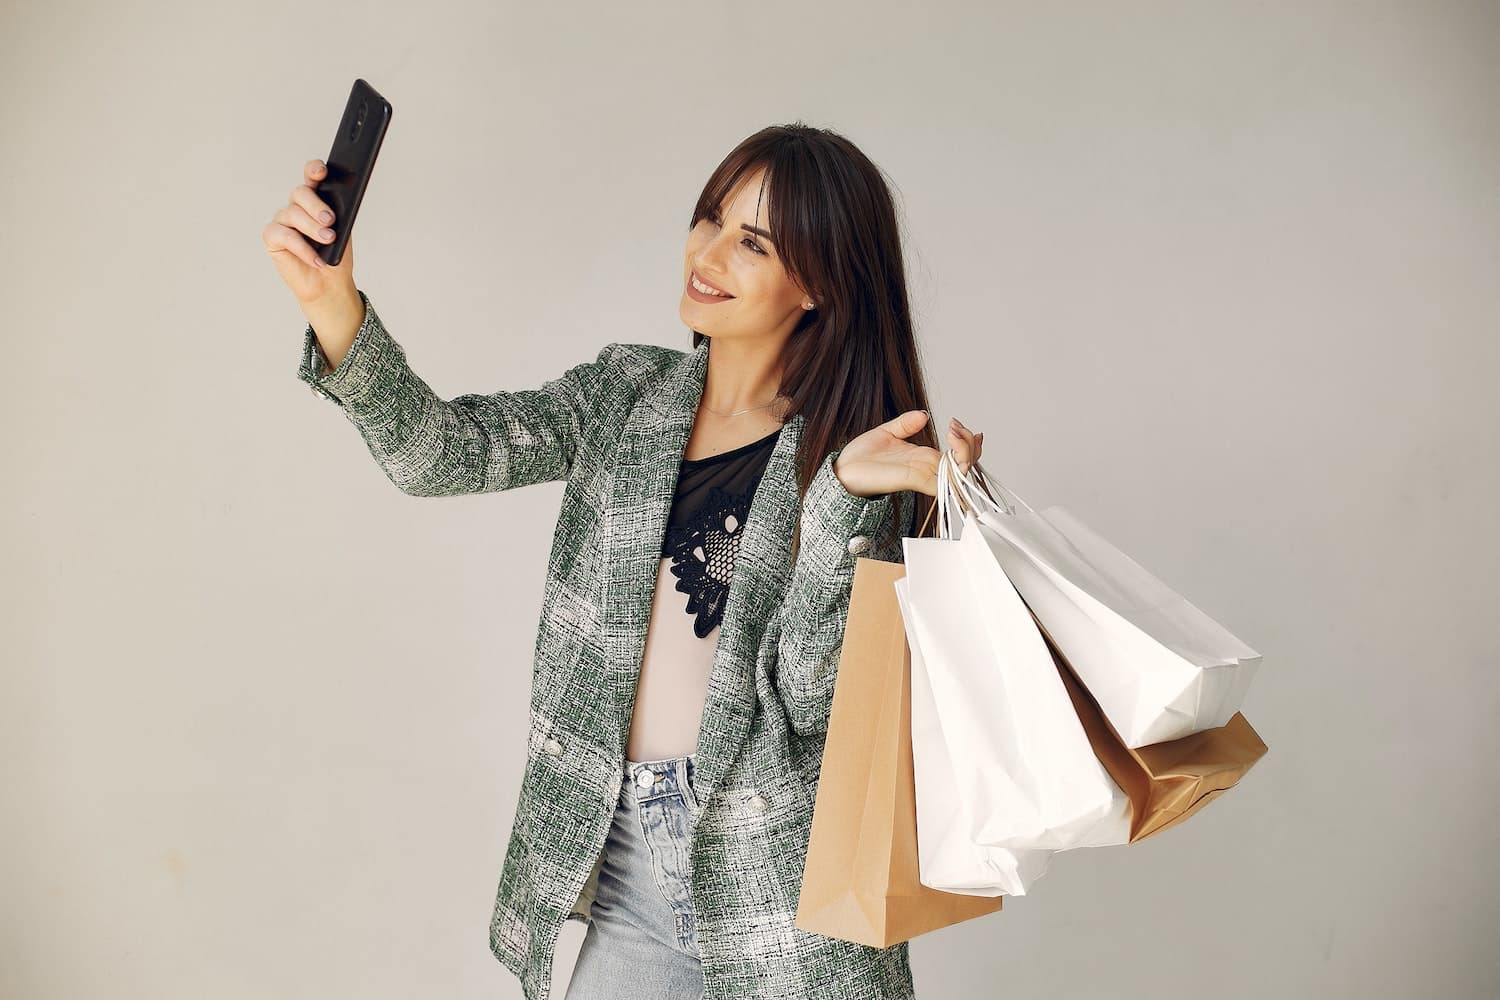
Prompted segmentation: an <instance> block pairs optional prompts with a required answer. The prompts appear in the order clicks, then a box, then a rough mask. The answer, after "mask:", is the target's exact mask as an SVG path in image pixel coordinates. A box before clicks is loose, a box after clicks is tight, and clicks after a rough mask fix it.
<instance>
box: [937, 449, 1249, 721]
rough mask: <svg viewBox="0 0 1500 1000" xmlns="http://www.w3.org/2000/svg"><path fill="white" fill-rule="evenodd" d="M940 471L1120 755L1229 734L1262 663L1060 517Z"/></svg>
mask: <svg viewBox="0 0 1500 1000" xmlns="http://www.w3.org/2000/svg"><path fill="white" fill-rule="evenodd" d="M940 469H943V470H947V471H948V476H949V479H950V481H951V483H952V485H953V487H954V488H955V489H956V490H957V492H958V493H959V495H960V496H961V497H962V499H963V501H964V502H965V503H966V505H967V506H968V507H969V508H970V509H971V510H972V511H973V513H974V514H975V516H976V517H977V520H978V522H979V524H980V532H979V536H980V537H981V538H983V540H984V541H985V542H986V543H987V544H988V546H989V548H990V550H991V553H992V554H993V558H994V559H995V560H996V561H997V562H998V563H999V564H1000V566H1001V567H1002V568H1003V570H1004V572H1005V574H1006V576H1007V577H1008V578H1009V580H1010V582H1011V583H1012V585H1014V587H1015V589H1016V590H1017V591H1018V592H1019V593H1020V595H1021V596H1022V597H1023V598H1024V599H1025V602H1026V604H1027V605H1028V607H1029V608H1030V609H1031V611H1032V612H1033V613H1034V614H1035V615H1036V618H1037V620H1038V621H1039V622H1041V623H1042V624H1043V625H1044V626H1045V628H1046V630H1047V633H1048V634H1049V635H1050V636H1051V637H1052V639H1053V641H1054V642H1055V644H1056V646H1057V648H1058V649H1059V650H1060V651H1061V652H1062V653H1063V655H1064V656H1065V657H1066V659H1067V662H1068V664H1069V665H1070V667H1071V668H1072V669H1073V670H1074V671H1075V672H1076V673H1077V676H1078V679H1079V680H1081V681H1082V682H1083V684H1084V686H1086V687H1087V688H1088V690H1089V693H1090V694H1091V695H1093V697H1094V698H1095V699H1096V700H1097V702H1098V704H1099V707H1100V709H1101V710H1102V711H1103V712H1104V715H1105V717H1106V718H1108V719H1109V721H1110V724H1111V725H1112V726H1113V727H1114V729H1115V731H1116V732H1117V733H1118V734H1119V735H1120V737H1121V739H1123V740H1124V742H1125V745H1126V746H1127V747H1129V748H1138V747H1143V746H1147V745H1150V744H1154V743H1162V742H1167V741H1171V740H1176V739H1178V738H1180V737H1183V736H1187V735H1190V734H1192V733H1195V732H1200V731H1202V730H1206V729H1213V728H1218V727H1221V726H1224V725H1226V724H1228V722H1229V720H1230V719H1231V718H1232V717H1233V716H1234V714H1235V713H1236V712H1237V711H1238V710H1239V707H1240V704H1241V703H1242V701H1243V699H1244V696H1245V692H1246V690H1247V689H1248V688H1249V686H1250V683H1251V681H1252V680H1253V678H1254V676H1255V672H1256V669H1257V668H1258V667H1259V665H1260V661H1261V655H1260V654H1259V653H1257V652H1256V651H1255V650H1253V649H1251V648H1250V647H1249V646H1247V645H1246V644H1245V643H1244V642H1242V641H1241V640H1240V639H1238V638H1237V637H1235V636H1234V635H1233V634H1231V633H1230V632H1229V630H1228V629H1226V628H1224V626H1222V625H1220V624H1219V623H1218V622H1216V621H1214V620H1213V619H1212V618H1210V617H1209V616H1208V615H1207V614H1205V613H1204V612H1203V611H1201V610H1200V609H1199V608H1197V607H1196V606H1194V605H1193V604H1191V603H1189V602H1188V601H1187V599H1186V598H1184V597H1182V596H1181V595H1179V594H1177V593H1176V592H1175V591H1173V590H1171V589H1170V588H1169V587H1167V586H1166V585H1165V584H1164V583H1162V582H1161V581H1160V580H1158V579H1157V578H1156V577H1154V576H1152V575H1151V574H1150V573H1148V572H1147V571H1146V570H1145V569H1144V568H1143V567H1142V566H1141V565H1140V564H1139V563H1137V562H1135V561H1134V560H1133V559H1131V558H1130V557H1129V556H1127V555H1125V553H1123V552H1121V551H1120V550H1119V549H1117V548H1115V547H1114V546H1113V545H1111V544H1110V543H1109V542H1107V541H1105V540H1104V539H1103V538H1102V537H1100V536H1099V535H1098V534H1097V533H1096V532H1094V531H1092V530H1091V529H1089V528H1088V527H1087V526H1086V525H1085V524H1083V522H1082V521H1080V520H1079V519H1078V518H1077V517H1075V516H1074V515H1073V514H1072V513H1070V512H1069V511H1067V510H1066V509H1064V508H1063V507H1060V506H1055V505H1054V506H1051V507H1048V508H1046V509H1045V510H1043V511H1041V512H1038V511H1036V510H1034V509H1033V508H1032V507H1031V506H1030V505H1029V504H1027V503H1026V501H1025V500H1023V499H1021V497H1020V496H1018V495H1017V494H1016V493H1015V491H1014V490H1011V489H1009V488H1007V487H1003V486H1001V485H999V484H998V483H996V482H995V481H994V480H993V479H992V478H991V477H989V476H988V475H987V474H986V473H985V471H984V469H983V467H982V466H981V465H980V463H978V462H973V463H971V464H970V468H969V471H968V472H967V473H960V472H959V471H958V470H957V465H956V463H955V460H954V459H953V457H952V454H951V451H949V452H945V453H944V455H943V457H942V459H941V461H940ZM1007 496H1008V497H1010V498H1012V499H1014V500H1015V504H1012V503H1010V502H1009V501H1008V500H1007V499H1005V498H1006V497H1007Z"/></svg>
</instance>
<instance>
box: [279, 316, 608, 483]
mask: <svg viewBox="0 0 1500 1000" xmlns="http://www.w3.org/2000/svg"><path fill="white" fill-rule="evenodd" d="M359 297H360V299H361V300H362V301H363V302H364V306H365V315H364V320H363V322H362V323H361V324H360V327H359V331H358V333H357V334H356V335H355V338H354V343H353V345H352V346H351V347H350V348H349V353H348V354H347V355H346V356H345V357H344V359H343V360H342V361H341V362H340V363H339V366H338V367H337V368H336V369H333V370H330V369H329V366H328V359H327V358H326V357H325V356H324V354H323V351H322V349H321V348H320V347H319V345H318V341H317V337H316V335H315V334H314V333H313V328H312V325H311V324H309V325H308V326H307V329H306V331H305V332H304V334H303V345H302V359H301V363H300V365H299V366H298V370H297V376H298V378H300V379H302V381H304V382H306V383H308V384H309V385H310V386H312V390H313V392H314V393H316V394H317V395H318V396H319V397H321V398H323V399H327V400H330V401H332V402H333V403H334V404H336V405H337V406H338V407H339V408H340V409H341V410H342V411H343V413H344V416H345V417H347V418H348V419H349V421H350V422H351V423H353V424H354V426H355V427H356V428H357V429H358V430H359V433H360V435H361V436H362V437H363V438H364V441H365V445H366V446H367V447H368V448H369V450H370V454H371V455H372V456H373V457H374V459H375V461H376V462H377V463H378V464H379V465H380V468H381V470H382V471H384V472H385V475H386V477H387V478H388V479H390V481H391V482H392V483H394V484H395V486H396V488H397V489H399V490H401V492H403V493H406V494H409V495H411V496H459V495H463V494H470V493H490V492H494V491H497V490H508V489H513V488H515V487H518V486H528V485H530V484H532V483H540V482H548V481H551V480H557V479H566V478H567V477H568V474H569V472H570V471H571V469H572V467H573V460H574V457H575V456H576V455H577V453H578V448H579V444H580V441H581V439H582V437H583V435H584V433H585V432H586V430H587V428H588V425H589V422H590V421H591V420H592V419H593V416H594V414H595V412H596V411H595V408H596V407H598V406H599V405H601V403H602V400H603V397H604V392H603V390H604V387H605V385H606V384H608V383H609V382H610V380H611V378H612V375H613V373H614V369H615V360H616V355H617V351H618V349H619V348H620V345H619V344H613V343H612V344H607V345H606V346H605V347H604V348H603V349H602V350H601V351H600V352H599V355H598V357H597V358H596V359H595V360H594V361H592V362H587V363H584V364H580V365H576V366H574V367H572V368H570V369H568V370H567V371H566V372H564V373H563V374H562V375H561V376H559V377H558V378H555V379H553V380H552V381H550V382H547V383H545V384H544V385H543V386H542V387H541V388H539V389H520V390H516V391H512V392H506V391H500V392H492V393H489V394H486V395H479V394H465V395H461V396H455V397H454V398H452V399H447V400H445V399H442V398H440V397H439V396H438V395H437V394H436V393H434V392H433V391H432V389H431V388H430V387H429V386H428V385H427V383H426V382H424V381H423V380H422V379H421V378H420V377H418V375H417V374H416V373H415V372H414V371H412V369H411V367H410V366H409V365H408V364H407V361H406V352H405V351H404V350H403V349H402V348H401V345H400V344H398V343H397V342H396V340H395V338H394V337H392V336H391V334H390V332H389V331H388V330H387V329H386V327H385V325H384V324H383V323H381V321H380V316H379V314H378V313H376V311H375V307H374V305H372V304H371V302H370V299H369V297H368V296H367V295H365V293H364V291H362V290H361V291H360V292H359Z"/></svg>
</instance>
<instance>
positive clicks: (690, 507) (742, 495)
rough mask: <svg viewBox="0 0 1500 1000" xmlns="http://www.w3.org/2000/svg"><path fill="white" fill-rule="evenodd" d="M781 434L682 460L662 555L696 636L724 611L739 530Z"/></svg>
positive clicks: (712, 624)
mask: <svg viewBox="0 0 1500 1000" xmlns="http://www.w3.org/2000/svg"><path fill="white" fill-rule="evenodd" d="M780 435H781V428H777V429H776V430H774V431H772V432H771V433H770V434H767V435H766V436H765V437H763V438H761V439H760V440H759V441H752V442H750V443H749V444H747V445H742V446H740V447H738V448H733V449H731V450H729V451H726V452H722V453H720V454H718V455H710V456H709V457H708V458H699V459H689V458H684V459H683V460H682V468H681V471H680V472H679V473H678V478H677V494H676V496H675V497H674V498H673V500H672V510H671V513H670V514H669V515H668V516H667V531H666V536H665V538H664V540H663V544H662V555H663V556H664V557H666V556H670V557H671V559H672V566H671V570H672V575H674V576H676V577H677V589H678V590H680V591H682V592H683V593H684V594H687V595H688V602H687V613H688V614H689V615H696V616H697V617H696V619H695V620H694V621H693V633H694V634H695V635H697V636H698V638H700V639H701V638H704V637H705V636H707V635H708V633H709V632H711V631H713V628H714V626H715V625H717V624H719V622H720V620H721V619H722V618H723V617H724V602H725V600H726V599H727V598H728V596H729V581H730V580H731V579H732V578H733V576H734V562H735V555H736V553H737V552H738V551H739V544H740V534H741V530H742V529H743V527H744V524H745V517H746V515H747V514H749V512H750V501H751V499H752V498H753V497H754V496H755V488H756V487H757V486H758V485H760V477H761V474H762V473H763V472H765V469H766V461H767V460H768V459H769V458H770V457H771V449H772V448H774V447H775V446H776V441H777V438H778V437H779V436H780Z"/></svg>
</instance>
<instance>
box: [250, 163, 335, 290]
mask: <svg viewBox="0 0 1500 1000" xmlns="http://www.w3.org/2000/svg"><path fill="white" fill-rule="evenodd" d="M327 172H328V168H327V167H326V166H324V164H323V161H322V160H309V161H307V163H306V165H304V166H303V168H302V183H301V184H298V185H297V186H296V187H294V188H292V196H291V200H290V201H288V202H287V204H286V205H285V206H284V207H283V208H281V209H279V210H278V211H277V212H276V214H275V215H273V216H272V217H271V221H270V222H268V223H266V227H265V229H263V230H261V239H262V240H263V241H264V243H265V246H266V252H267V253H268V254H270V255H271V260H272V261H273V262H274V263H275V264H276V272H277V273H278V274H280V275H281V280H282V281H285V282H286V284H287V287H288V288H290V289H291V290H292V294H293V295H295V296H297V301H298V302H299V303H301V304H302V305H304V306H306V305H310V304H312V303H315V302H319V301H322V300H325V298H326V297H328V296H329V294H330V293H333V294H334V295H336V296H338V297H340V298H343V299H345V300H353V299H357V298H358V297H359V293H358V291H356V290H355V286H354V238H353V236H352V235H351V236H350V238H349V240H348V242H346V243H345V244H344V256H343V259H342V260H340V261H339V263H338V266H337V267H334V266H332V265H329V264H326V263H325V262H324V261H323V259H322V258H321V257H319V256H318V251H317V249H316V247H315V246H314V244H318V245H326V244H329V243H332V242H333V237H332V236H331V235H329V236H326V237H325V236H324V235H323V233H324V232H325V231H327V232H329V233H330V234H331V232H332V230H331V229H330V228H329V227H330V226H332V225H334V224H335V220H334V219H333V209H332V208H331V207H330V206H329V205H328V204H327V203H326V202H324V201H323V199H322V198H320V197H318V192H317V188H316V185H317V184H319V183H320V182H321V181H322V180H323V178H324V177H325V176H326V175H327ZM325 213H326V214H325ZM309 241H311V242H309Z"/></svg>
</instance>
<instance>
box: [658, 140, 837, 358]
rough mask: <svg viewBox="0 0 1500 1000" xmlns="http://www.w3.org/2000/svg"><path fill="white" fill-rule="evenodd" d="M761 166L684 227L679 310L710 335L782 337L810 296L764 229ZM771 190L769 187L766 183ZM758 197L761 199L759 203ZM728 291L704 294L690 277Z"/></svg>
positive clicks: (801, 311) (688, 321) (684, 320)
mask: <svg viewBox="0 0 1500 1000" xmlns="http://www.w3.org/2000/svg"><path fill="white" fill-rule="evenodd" d="M764 175H765V169H764V168H758V169H756V170H755V171H754V172H753V173H750V174H748V175H746V176H745V177H743V178H741V180H740V184H739V185H738V186H737V187H736V188H735V189H734V190H732V191H730V192H729V195H728V197H727V198H726V199H725V201H726V204H724V205H722V206H721V207H720V210H719V211H718V212H711V213H710V214H709V215H708V216H706V217H705V218H702V219H699V220H698V224H697V225H696V226H694V227H693V230H692V232H690V233H688V240H687V253H686V255H685V260H684V262H683V269H682V281H683V287H682V303H681V306H680V307H679V313H680V315H681V316H682V321H683V322H684V323H686V324H687V325H688V326H689V327H690V328H691V329H694V330H697V331H698V332H699V333H703V334H705V335H707V336H709V337H767V336H769V337H772V338H775V339H778V340H779V339H783V338H785V337H786V336H787V335H788V334H790V333H791V331H792V328H793V327H794V326H796V325H797V321H798V320H799V319H800V318H801V317H802V314H803V313H804V312H805V311H806V310H804V309H803V303H804V302H807V301H810V300H809V298H808V296H807V295H805V294H804V293H803V292H802V290H801V289H799V288H798V287H797V286H796V285H795V284H794V283H793V282H792V280H791V278H790V277H789V276H788V275H787V272H786V268H785V267H784V266H783V264H782V262H781V258H780V256H779V254H778V253H777V249H776V245H775V244H774V243H772V242H771V238H770V236H769V235H767V228H768V227H767V220H766V205H767V199H766V197H765V195H763V194H762V193H761V189H760V185H761V178H762V177H763V176H764ZM767 191H768V192H769V188H767ZM757 202H759V204H757ZM694 277H696V278H697V279H698V280H699V281H701V282H703V283H705V284H707V285H708V286H709V287H710V288H712V289H714V290H715V291H719V292H724V293H727V294H726V295H708V294H703V293H700V292H699V291H698V290H696V289H695V288H694V287H693V278H694Z"/></svg>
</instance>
